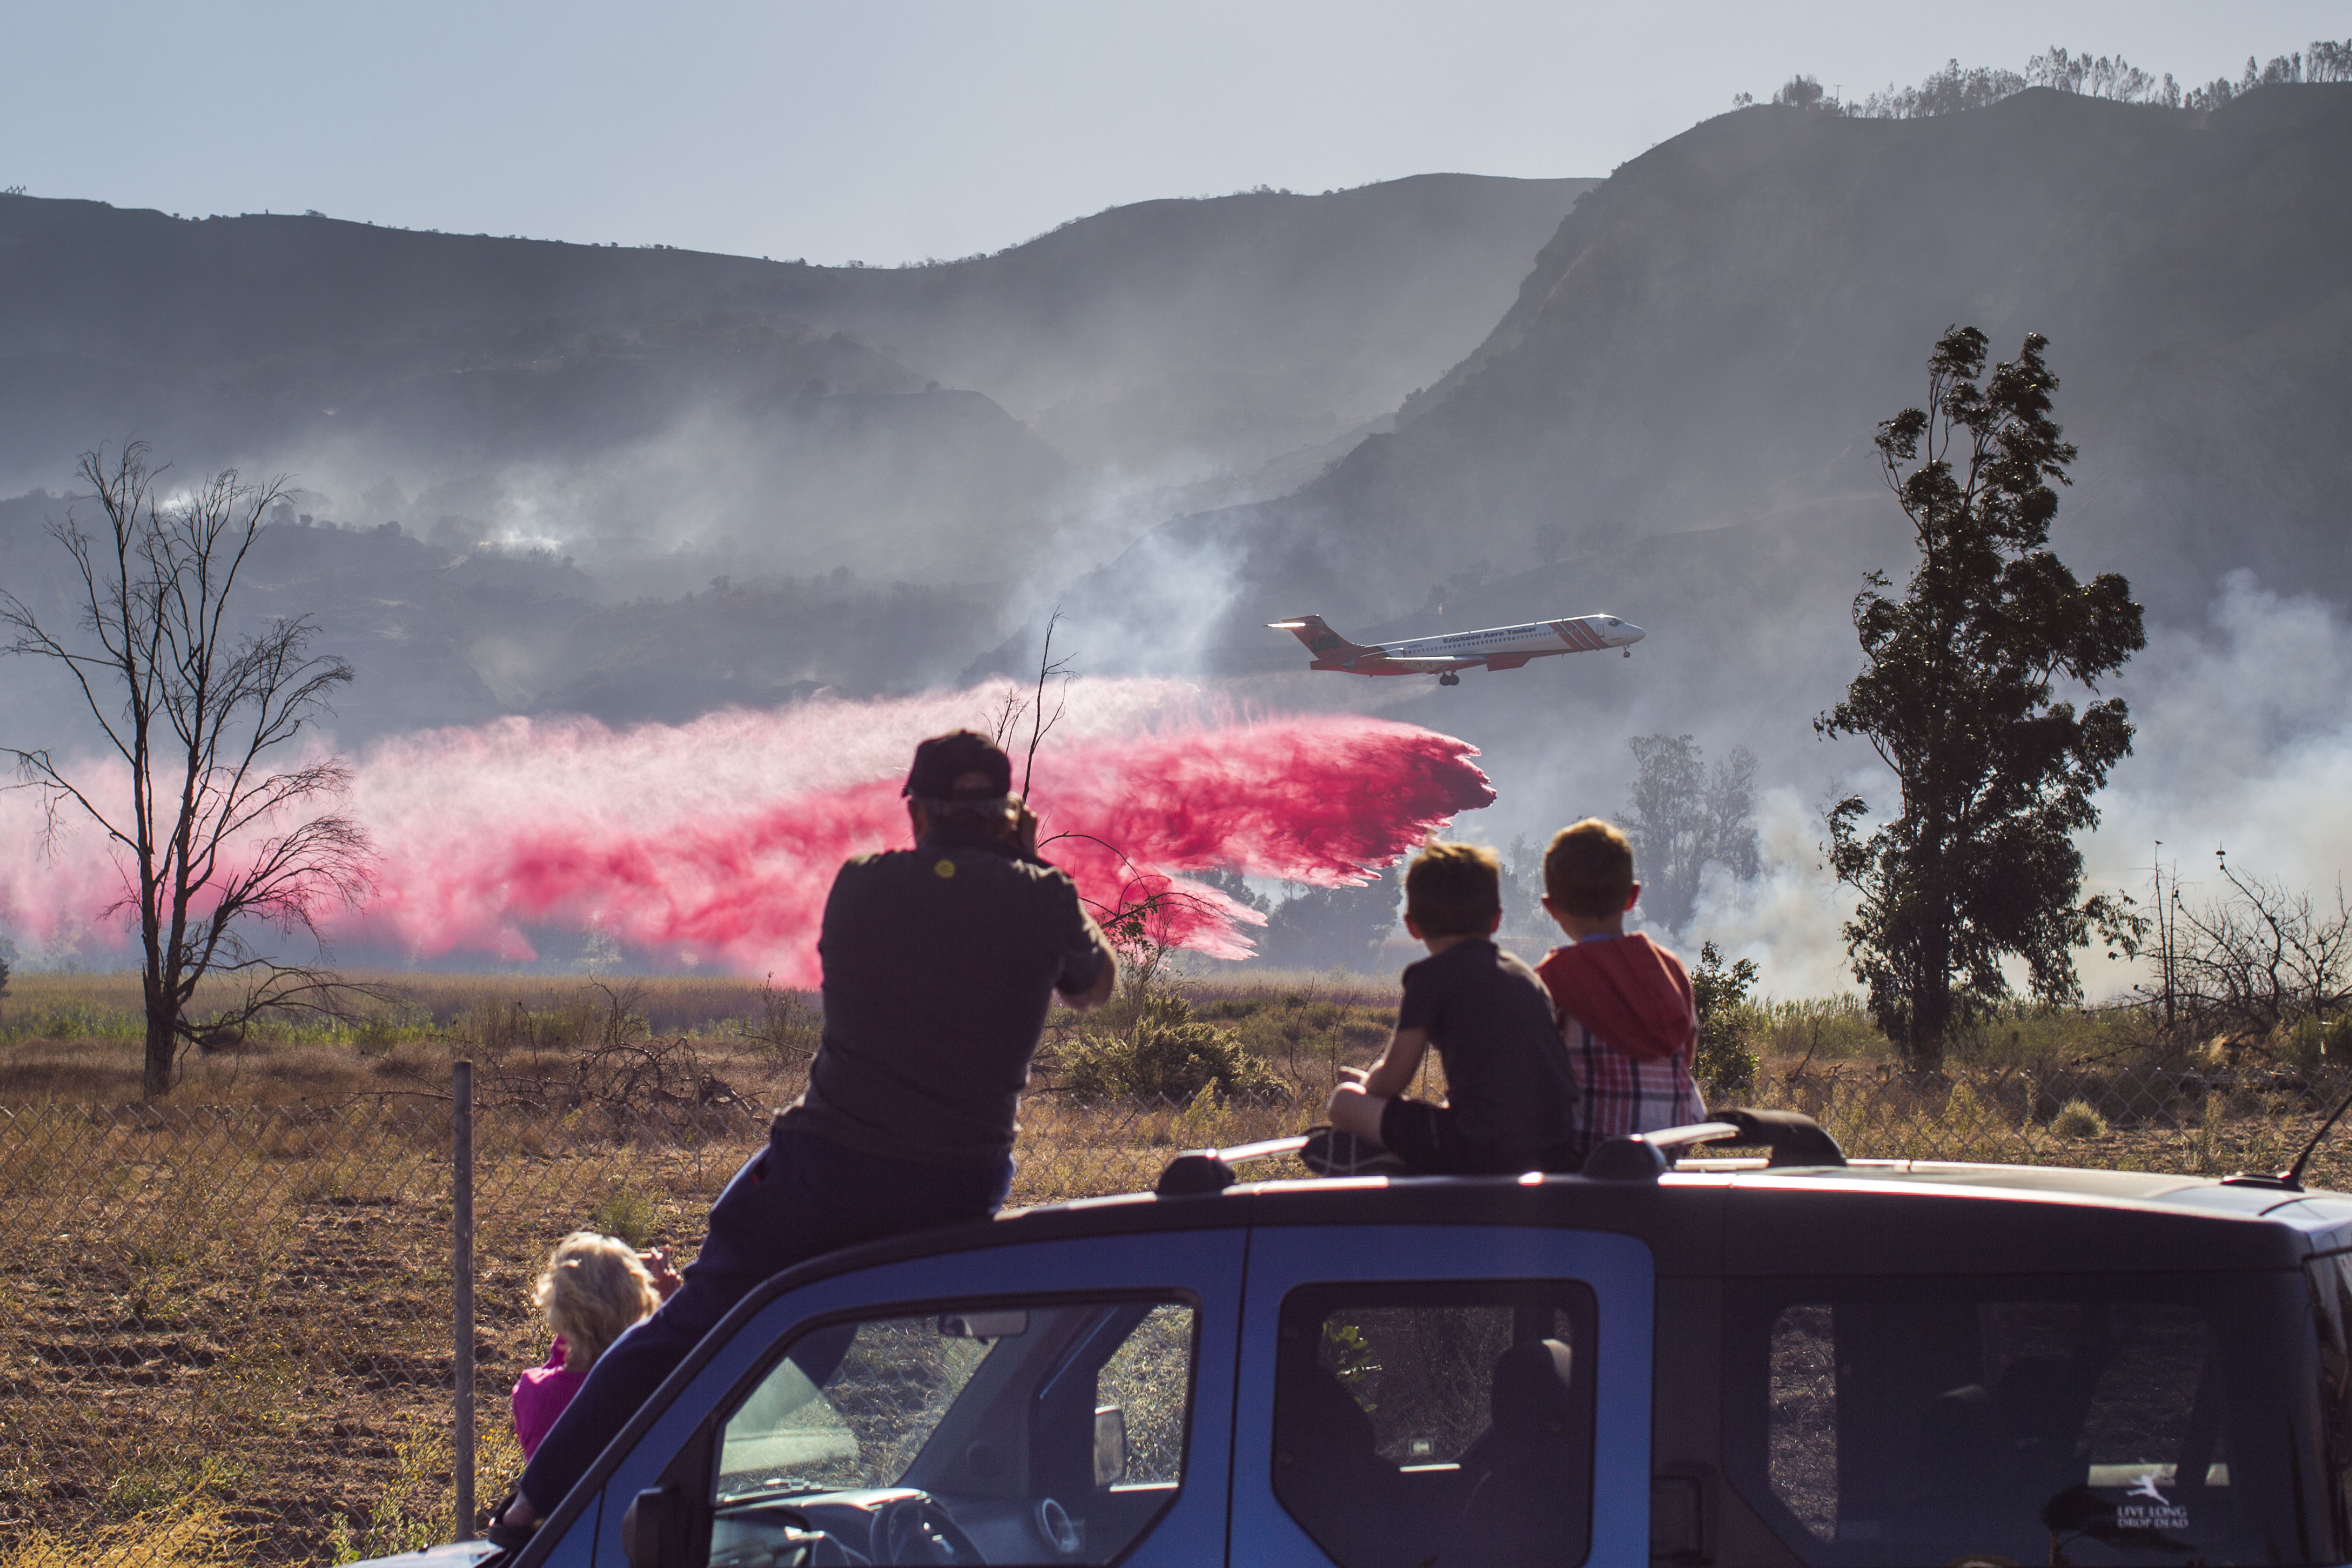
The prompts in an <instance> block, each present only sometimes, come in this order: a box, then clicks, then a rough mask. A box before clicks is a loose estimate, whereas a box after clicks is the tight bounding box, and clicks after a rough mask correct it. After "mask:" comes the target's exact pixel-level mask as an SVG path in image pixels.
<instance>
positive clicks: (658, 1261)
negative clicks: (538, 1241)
mask: <svg viewBox="0 0 2352 1568" xmlns="http://www.w3.org/2000/svg"><path fill="white" fill-rule="evenodd" d="M675 1289H677V1275H676V1274H675V1273H673V1272H672V1271H671V1269H670V1266H669V1254H668V1253H667V1251H661V1250H656V1251H653V1252H642V1253H641V1252H639V1251H637V1250H636V1248H635V1247H631V1246H630V1245H629V1244H628V1243H627V1242H625V1241H623V1240H622V1239H621V1238H620V1237H616V1236H600V1235H598V1234H597V1233H596V1232H594V1231H593V1230H575V1231H573V1232H572V1234H571V1235H570V1236H567V1237H564V1238H563V1239H562V1241H559V1242H557V1243H556V1244H555V1251H554V1253H553V1255H552V1256H551V1257H550V1258H548V1260H547V1268H546V1269H545V1270H544V1271H542V1272H541V1275H540V1277H539V1289H538V1291H537V1300H538V1302H539V1310H541V1311H542V1312H544V1313H546V1314H547V1322H548V1327H550V1328H551V1329H552V1330H554V1331H555V1343H554V1345H553V1347H552V1348H551V1350H550V1351H549V1352H548V1357H547V1363H546V1364H545V1365H544V1366H536V1367H533V1368H531V1369H530V1371H529V1372H526V1373H523V1374H522V1376H521V1377H520V1378H518V1379H516V1380H515V1386H514V1424H515V1437H516V1439H517V1440H518V1441H520V1443H521V1444H522V1452H523V1458H526V1459H528V1458H530V1456H531V1455H533V1454H535V1453H537V1452H538V1451H539V1443H540V1439H541V1438H542V1437H544V1436H547V1432H548V1428H549V1427H551V1426H554V1425H555V1418H556V1417H557V1416H559V1415H562V1414H563V1407H564V1406H565V1405H569V1404H571V1403H572V1395H573V1394H577V1393H579V1392H580V1385H581V1384H583V1383H584V1382H586V1381H587V1378H588V1369H589V1368H590V1367H593V1366H594V1365H595V1364H596V1359H597V1358H598V1357H599V1356H601V1355H603V1354H604V1352H606V1351H608V1350H610V1349H612V1348H613V1342H614V1340H617V1339H619V1338H620V1337H621V1336H622V1335H623V1334H625V1333H626V1332H628V1331H629V1330H631V1329H633V1328H635V1326H636V1325H637V1324H638V1323H639V1322H641V1321H644V1320H645V1319H646V1318H648V1317H650V1316H652V1315H653V1311H654V1309H655V1308H656V1307H658V1306H660V1305H661V1304H662V1302H663V1301H664V1300H667V1299H668V1297H669V1293H670V1292H671V1291H672V1290H675Z"/></svg>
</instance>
